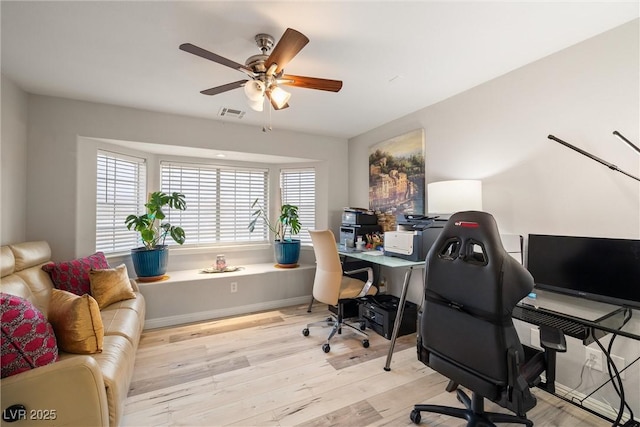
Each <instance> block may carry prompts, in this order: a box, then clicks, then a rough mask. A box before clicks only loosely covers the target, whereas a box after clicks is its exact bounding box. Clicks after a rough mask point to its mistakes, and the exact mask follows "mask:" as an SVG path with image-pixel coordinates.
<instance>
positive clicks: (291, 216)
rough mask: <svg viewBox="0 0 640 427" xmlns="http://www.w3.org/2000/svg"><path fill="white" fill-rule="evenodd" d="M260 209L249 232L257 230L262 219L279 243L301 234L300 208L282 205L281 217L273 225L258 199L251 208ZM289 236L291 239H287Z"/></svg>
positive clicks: (254, 214)
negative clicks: (257, 224) (257, 225)
mask: <svg viewBox="0 0 640 427" xmlns="http://www.w3.org/2000/svg"><path fill="white" fill-rule="evenodd" d="M256 206H257V207H258V209H256V210H255V211H253V213H252V214H251V216H252V217H253V219H252V220H251V222H250V223H249V231H250V232H253V230H254V229H255V228H256V223H257V222H258V220H259V219H260V218H262V219H263V220H264V222H265V224H267V227H269V230H271V232H272V233H273V234H275V239H276V240H279V241H281V242H282V241H285V240H291V238H292V236H293V235H295V234H298V233H299V232H300V227H301V226H300V220H299V218H298V207H297V206H294V205H289V204H286V205H282V207H280V216H279V217H278V220H277V221H276V222H275V223H273V224H272V223H271V221H269V216H268V215H267V212H266V211H265V210H264V207H263V206H262V205H261V204H260V203H259V202H258V199H256V200H254V202H253V204H252V205H251V208H252V209H253V208H255V207H256ZM287 234H288V235H289V238H287Z"/></svg>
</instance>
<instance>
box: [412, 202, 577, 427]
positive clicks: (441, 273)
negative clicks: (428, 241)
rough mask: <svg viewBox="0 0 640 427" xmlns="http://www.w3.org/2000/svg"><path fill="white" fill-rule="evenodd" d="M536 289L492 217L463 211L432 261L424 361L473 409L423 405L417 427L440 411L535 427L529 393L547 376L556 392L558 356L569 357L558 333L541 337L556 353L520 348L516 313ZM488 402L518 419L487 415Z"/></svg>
mask: <svg viewBox="0 0 640 427" xmlns="http://www.w3.org/2000/svg"><path fill="white" fill-rule="evenodd" d="M533 284H534V282H533V278H532V277H531V275H530V274H529V272H528V271H527V270H526V269H525V268H524V267H523V266H522V265H521V264H520V263H518V262H517V261H516V260H515V259H514V258H512V257H511V256H510V255H509V254H508V253H507V252H506V251H505V249H504V248H503V246H502V242H501V240H500V235H499V233H498V227H497V226H496V222H495V220H494V219H493V217H492V216H491V215H490V214H488V213H485V212H476V211H470V212H459V213H456V214H454V215H453V216H452V217H451V218H450V219H449V221H448V222H447V224H446V225H445V227H444V229H443V231H442V233H441V234H440V236H439V237H438V239H437V240H436V241H435V243H434V244H433V246H432V247H431V250H430V251H429V254H428V255H427V258H426V266H425V301H424V309H423V313H422V315H421V317H420V320H419V322H420V324H419V336H418V359H419V360H420V361H422V362H423V363H424V364H426V365H428V366H429V367H431V368H432V369H434V370H435V371H437V372H439V373H441V374H443V375H444V376H446V377H447V378H449V380H450V382H449V385H448V386H447V391H449V392H451V391H453V390H456V393H457V397H458V400H459V401H460V402H461V403H463V404H464V405H465V406H466V409H463V408H453V407H445V406H438V405H415V408H414V410H413V411H412V412H411V420H412V421H413V422H414V423H416V424H419V423H420V419H421V415H420V413H421V412H436V413H440V414H446V415H451V416H454V417H457V418H463V419H467V420H468V425H469V426H471V425H474V426H476V425H488V426H493V425H494V424H493V423H496V422H509V423H520V424H526V425H528V426H532V425H533V422H532V421H531V420H528V419H527V418H526V412H527V411H528V410H530V409H531V408H533V407H534V406H535V404H536V398H535V396H534V395H533V394H531V392H530V390H529V388H530V387H531V386H533V385H536V384H538V383H539V381H540V377H539V376H540V374H541V373H542V372H543V371H545V370H546V371H547V373H546V377H547V381H546V383H547V384H550V387H552V386H553V381H554V372H555V371H554V369H552V368H553V366H555V351H564V350H563V348H564V349H565V350H566V347H563V346H564V336H563V335H562V333H561V332H558V331H555V330H542V331H541V341H546V340H547V339H548V338H549V337H550V338H552V341H553V342H552V343H547V342H545V343H544V344H543V346H548V347H549V349H546V348H545V349H546V350H547V351H545V352H539V351H536V350H534V349H530V348H529V349H528V351H527V352H526V353H525V350H524V348H523V346H522V345H521V344H520V341H519V339H518V335H517V333H516V330H515V328H514V326H513V321H512V318H511V312H512V310H513V308H514V306H515V305H516V304H517V303H518V302H519V301H520V300H521V299H522V298H524V297H525V296H526V295H527V294H528V293H529V292H531V290H532V289H533ZM547 366H549V367H550V369H548V370H547ZM458 385H462V386H464V387H466V388H468V389H469V390H471V391H472V397H471V398H469V397H468V396H467V395H466V394H465V393H464V392H463V391H462V390H459V389H458ZM485 398H486V399H489V400H491V401H493V402H495V403H497V404H498V405H500V406H502V407H504V408H507V409H509V410H511V411H512V412H515V414H516V415H511V414H503V413H492V412H485V410H484V399H485Z"/></svg>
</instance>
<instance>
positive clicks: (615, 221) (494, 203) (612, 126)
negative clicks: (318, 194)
mask: <svg viewBox="0 0 640 427" xmlns="http://www.w3.org/2000/svg"><path fill="white" fill-rule="evenodd" d="M639 23H640V21H639V20H635V21H632V22H630V23H628V24H625V25H623V26H621V27H618V28H616V29H613V30H611V31H608V32H606V33H603V34H601V35H599V36H597V37H594V38H592V39H589V40H586V41H584V42H582V43H580V44H578V45H575V46H573V47H570V48H568V49H566V50H563V51H561V52H558V53H556V54H553V55H551V56H548V57H546V58H543V59H541V60H539V61H537V62H534V63H532V64H529V65H527V66H525V67H522V68H520V69H517V70H514V71H513V72H510V73H508V74H506V75H504V76H501V77H499V78H496V79H494V80H492V81H489V82H487V83H484V84H482V85H479V86H477V87H475V88H473V89H471V90H468V91H466V92H464V93H461V94H459V95H456V96H454V97H452V98H449V99H447V100H445V101H443V102H440V103H438V104H435V105H432V106H429V107H427V108H424V109H422V110H419V111H416V112H415V113H412V114H410V115H407V116H404V117H401V118H399V119H397V120H395V121H393V122H391V123H387V124H385V125H384V126H381V127H379V128H377V129H374V130H372V131H370V132H367V133H365V134H362V135H359V136H357V137H355V138H352V139H350V140H349V202H350V205H351V206H366V205H368V191H367V190H368V150H369V147H370V146H371V145H373V144H375V143H377V142H380V141H383V140H385V139H388V138H390V137H393V136H396V135H400V134H403V133H405V132H407V131H410V130H413V129H417V128H424V130H425V139H426V172H427V173H426V175H427V176H426V181H427V182H434V181H441V180H448V179H481V180H482V182H483V210H485V211H487V212H490V213H492V214H493V215H494V216H495V218H496V220H497V222H498V227H499V229H500V231H501V233H514V234H521V235H524V236H526V235H527V234H529V233H548V234H566V235H578V236H596V237H619V238H633V239H638V238H640V183H638V182H637V181H634V180H632V179H630V178H628V177H626V176H624V175H622V174H620V173H617V172H614V171H611V170H609V169H608V168H606V167H604V166H602V165H599V164H598V163H596V162H594V161H592V160H590V159H588V158H586V157H584V156H581V155H580V154H578V153H576V152H574V151H572V150H570V149H568V148H565V147H563V146H561V145H560V144H558V143H556V142H553V141H550V140H548V139H547V135H549V134H553V135H555V136H556V137H558V138H560V139H563V140H565V141H567V142H569V143H572V144H574V145H577V146H579V147H581V148H582V149H584V150H586V151H588V152H591V153H593V154H595V155H596V156H598V157H600V158H603V159H606V160H608V161H609V162H611V163H614V164H616V165H617V166H618V167H619V168H621V169H622V170H625V171H627V172H629V173H631V174H633V175H635V176H640V157H639V156H637V155H636V154H634V153H633V152H632V151H631V149H630V148H629V147H627V146H626V145H624V144H623V143H622V142H620V141H619V140H618V139H617V138H615V137H614V136H613V135H612V132H613V131H614V130H618V131H619V132H621V133H622V134H623V135H625V136H626V137H627V138H628V139H629V140H631V141H632V142H635V143H640V99H639V97H640V85H639V76H640V64H639V63H640V56H639V52H640V43H639V39H640V38H639ZM469 66H470V67H472V66H473V64H469ZM427 199H428V198H427ZM383 275H386V277H387V278H388V279H390V282H391V286H390V288H391V291H392V293H394V294H396V295H399V292H400V284H401V283H402V272H399V271H394V270H386V271H385V272H383ZM422 287H423V285H422V277H421V274H420V273H418V274H414V276H413V277H412V281H411V284H410V289H409V293H408V297H409V299H410V300H412V301H414V302H416V303H420V302H421V300H422ZM519 327H520V330H521V339H522V340H523V341H524V342H525V343H529V340H530V334H529V328H528V327H525V326H523V325H520V326H519ZM637 330H638V329H637ZM570 341H572V342H570V351H569V352H568V353H567V354H565V355H562V356H560V358H559V366H558V372H559V375H558V379H559V382H560V383H561V384H564V385H566V386H568V388H569V389H570V388H573V387H574V386H576V385H577V384H578V383H579V381H580V369H581V366H582V364H583V363H584V349H583V348H582V345H581V343H579V342H577V341H576V340H572V339H571V340H570ZM606 341H608V338H607V339H605V342H606ZM592 346H593V347H595V344H593V345H592ZM613 352H614V354H617V355H622V356H623V357H625V359H626V360H627V363H628V362H629V361H631V360H633V359H635V358H636V357H637V356H638V355H640V342H638V341H635V342H634V341H631V340H625V339H619V340H617V342H616V346H614V350H613ZM589 375H590V378H587V379H585V382H584V383H583V384H582V388H581V389H580V391H585V390H588V389H589V387H591V388H594V387H593V384H594V378H595V380H604V378H605V376H604V375H603V374H601V373H600V372H593V373H592V374H591V373H589ZM626 384H627V387H626V388H625V390H626V392H627V393H628V394H627V397H628V399H629V401H630V402H631V404H632V407H633V408H634V411H635V412H636V413H637V412H639V411H640V370H639V369H638V367H637V366H634V367H633V369H632V370H631V373H629V374H628V375H627V380H626ZM602 396H606V399H607V400H609V401H611V402H615V403H613V404H614V405H617V404H618V400H617V397H616V396H614V395H613V393H612V391H611V388H610V387H607V388H605V389H603V391H602V392H601V393H599V394H598V395H596V396H595V397H596V399H601V397H602Z"/></svg>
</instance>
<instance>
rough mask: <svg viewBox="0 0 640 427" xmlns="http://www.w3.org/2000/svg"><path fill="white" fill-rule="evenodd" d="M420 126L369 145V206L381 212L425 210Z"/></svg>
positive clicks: (422, 132) (423, 164)
mask: <svg viewBox="0 0 640 427" xmlns="http://www.w3.org/2000/svg"><path fill="white" fill-rule="evenodd" d="M424 190H425V147H424V130H423V129H417V130H414V131H412V132H409V133H406V134H404V135H400V136H397V137H395V138H391V139H388V140H386V141H382V142H380V143H378V144H375V145H373V146H371V148H370V149H369V209H371V210H373V211H378V212H381V213H385V214H392V215H397V214H415V215H424V213H425V191H424Z"/></svg>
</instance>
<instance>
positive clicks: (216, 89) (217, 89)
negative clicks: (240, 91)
mask: <svg viewBox="0 0 640 427" xmlns="http://www.w3.org/2000/svg"><path fill="white" fill-rule="evenodd" d="M248 81H249V80H238V81H237V82H233V83H227V84H226V85H222V86H216V87H212V88H211V89H206V90H202V91H200V93H201V94H203V95H217V94H219V93H222V92H226V91H228V90H233V89H237V88H239V87H242V86H244V84H245V83H246V82H248Z"/></svg>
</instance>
